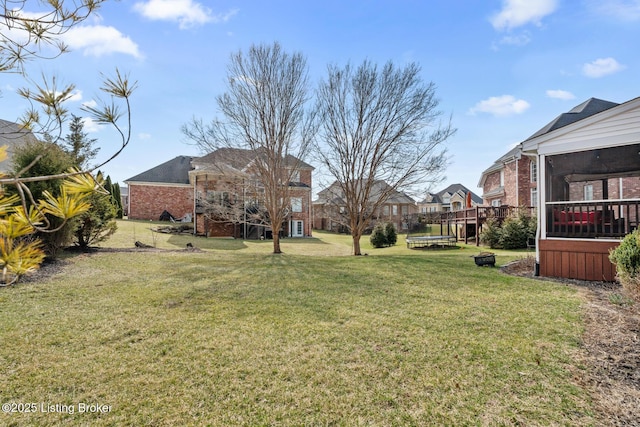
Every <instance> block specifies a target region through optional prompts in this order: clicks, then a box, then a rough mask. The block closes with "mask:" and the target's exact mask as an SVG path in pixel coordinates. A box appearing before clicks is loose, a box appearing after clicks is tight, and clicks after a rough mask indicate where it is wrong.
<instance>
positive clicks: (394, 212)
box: [391, 205, 398, 216]
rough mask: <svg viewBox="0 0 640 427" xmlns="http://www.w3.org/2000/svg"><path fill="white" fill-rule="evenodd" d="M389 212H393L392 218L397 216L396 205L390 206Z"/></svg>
mask: <svg viewBox="0 0 640 427" xmlns="http://www.w3.org/2000/svg"><path fill="white" fill-rule="evenodd" d="M391 210H392V212H393V216H396V215H398V205H393V206H391Z"/></svg>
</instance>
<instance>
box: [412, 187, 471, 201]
mask: <svg viewBox="0 0 640 427" xmlns="http://www.w3.org/2000/svg"><path fill="white" fill-rule="evenodd" d="M447 193H448V194H451V195H454V194H456V193H458V194H460V196H462V197H466V196H467V193H471V201H472V202H475V203H482V197H480V196H478V195H477V194H475V193H474V192H473V191H471V190H469V189H468V188H467V187H465V186H464V185H462V184H451V185H450V186H448V187H447V188H445V189H444V190H441V191H438V192H437V193H427V196H426V197H425V199H424V200H423V201H422V202H420V203H444V201H443V196H444V195H445V194H447ZM429 199H431V200H429Z"/></svg>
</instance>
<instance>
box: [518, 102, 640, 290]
mask: <svg viewBox="0 0 640 427" xmlns="http://www.w3.org/2000/svg"><path fill="white" fill-rule="evenodd" d="M519 147H520V150H521V153H522V154H524V155H525V156H528V157H529V158H531V159H533V160H535V161H536V168H537V178H538V182H539V185H538V186H537V188H538V195H537V196H538V200H539V201H540V202H539V204H538V210H537V212H538V235H539V236H538V239H537V247H536V261H537V265H538V268H539V273H540V275H542V276H548V277H563V278H573V279H581V280H605V281H613V280H615V273H616V271H615V266H614V265H613V264H612V263H611V262H610V261H609V251H610V250H611V249H613V248H615V247H616V246H618V244H619V242H620V239H621V238H622V237H623V236H624V235H625V234H627V233H629V232H631V231H633V230H635V229H636V228H637V227H638V224H639V217H640V98H635V99H632V100H630V101H627V102H625V103H622V104H616V103H612V102H608V101H603V100H599V99H595V98H592V99H589V100H587V101H586V102H584V103H582V104H580V105H578V106H577V107H575V108H574V109H573V110H571V111H569V112H568V113H564V114H561V115H560V116H558V117H557V118H556V119H555V120H553V121H552V122H550V123H549V124H548V125H547V126H545V127H544V128H542V129H540V131H538V132H536V133H535V134H534V135H532V136H531V137H530V138H528V139H526V140H525V141H523V142H522V143H521V144H520V146H519ZM525 156H523V158H525Z"/></svg>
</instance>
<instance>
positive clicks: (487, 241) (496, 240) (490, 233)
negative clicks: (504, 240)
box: [480, 216, 502, 249]
mask: <svg viewBox="0 0 640 427" xmlns="http://www.w3.org/2000/svg"><path fill="white" fill-rule="evenodd" d="M501 237H502V228H501V227H500V221H498V219H497V218H496V217H494V216H490V217H489V218H487V220H486V221H485V223H484V224H483V225H482V232H481V233H480V241H481V242H482V244H483V245H486V246H489V247H490V248H491V249H495V248H498V247H499V246H500V239H501Z"/></svg>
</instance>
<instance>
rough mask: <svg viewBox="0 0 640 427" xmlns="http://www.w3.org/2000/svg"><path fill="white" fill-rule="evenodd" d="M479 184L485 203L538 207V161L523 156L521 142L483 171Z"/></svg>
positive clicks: (483, 202) (490, 204)
mask: <svg viewBox="0 0 640 427" xmlns="http://www.w3.org/2000/svg"><path fill="white" fill-rule="evenodd" d="M478 187H481V188H482V199H483V201H482V204H483V205H485V206H496V207H497V206H536V204H537V200H538V170H537V166H536V160H535V158H532V157H529V156H526V155H523V153H522V146H521V145H520V144H519V145H517V146H516V147H514V148H513V149H511V150H509V152H508V153H506V154H505V155H503V156H502V157H500V158H499V159H498V160H496V161H495V163H494V164H493V165H491V167H489V168H488V169H486V170H485V171H483V172H482V175H481V177H480V182H479V183H478Z"/></svg>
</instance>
